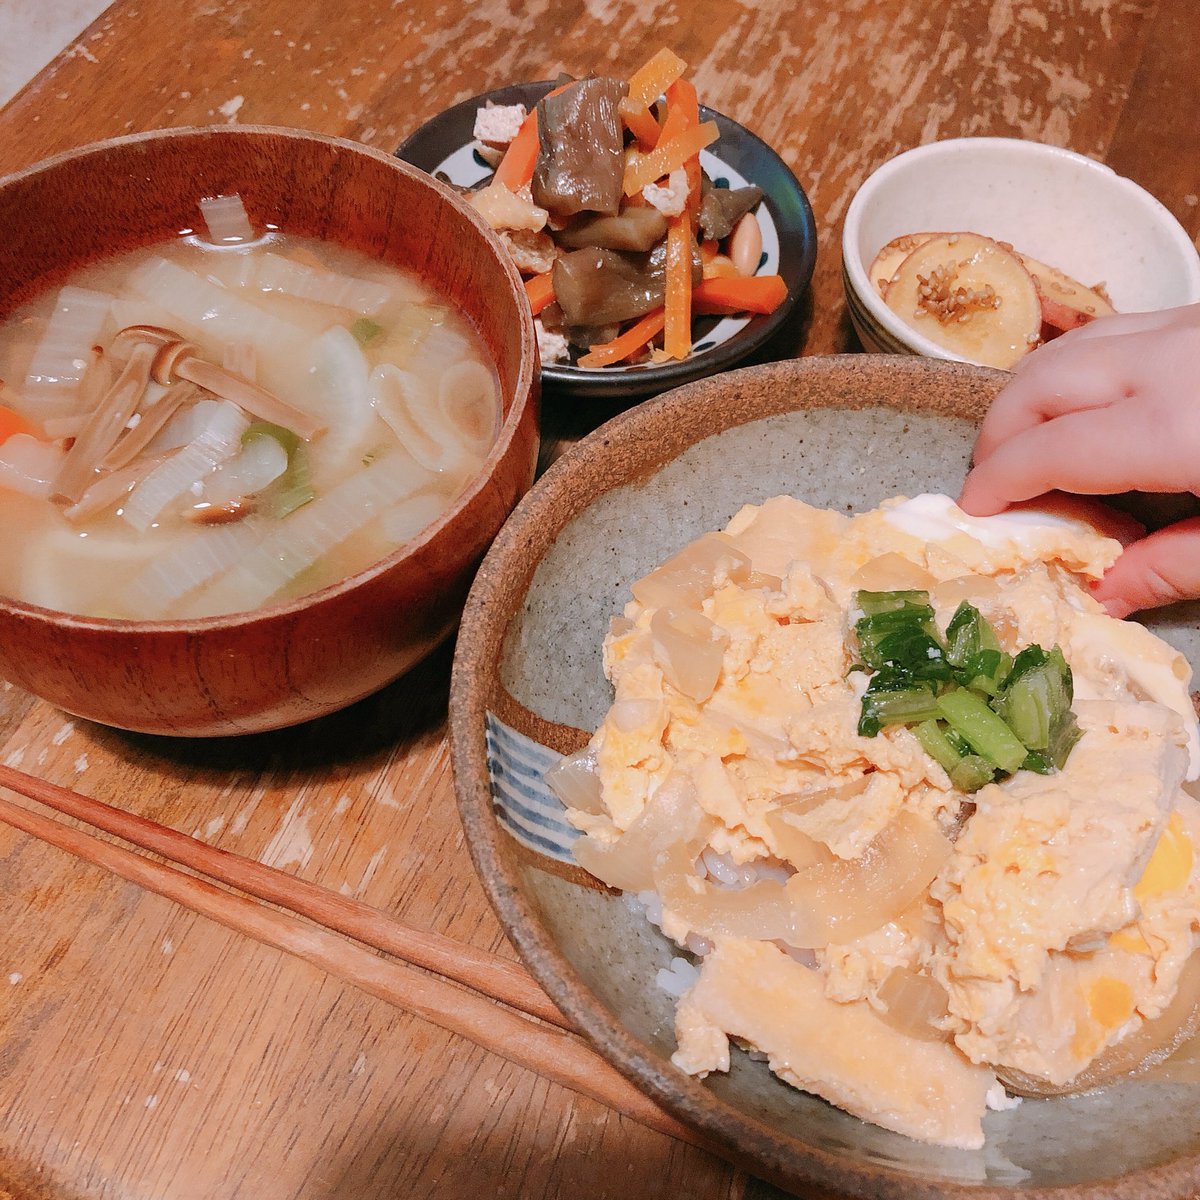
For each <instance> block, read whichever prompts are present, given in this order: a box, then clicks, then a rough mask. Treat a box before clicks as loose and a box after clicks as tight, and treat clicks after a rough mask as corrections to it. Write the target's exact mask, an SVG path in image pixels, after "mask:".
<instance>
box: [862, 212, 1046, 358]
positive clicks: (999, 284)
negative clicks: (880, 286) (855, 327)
mask: <svg viewBox="0 0 1200 1200" xmlns="http://www.w3.org/2000/svg"><path fill="white" fill-rule="evenodd" d="M884 299H885V300H886V302H887V305H888V307H889V308H890V309H892V311H893V312H895V313H896V314H897V315H898V316H899V317H901V318H902V319H903V320H904V321H906V322H907V323H908V324H909V325H911V326H912V327H913V329H915V330H916V331H917V332H919V333H921V334H922V335H923V336H924V337H927V338H928V339H929V340H930V341H932V342H935V343H937V345H939V346H942V347H944V348H945V349H946V350H949V351H950V352H951V353H952V354H956V355H958V356H959V357H961V358H965V359H968V360H970V361H971V362H977V363H982V364H983V365H984V366H988V367H1003V368H1007V367H1011V366H1012V365H1013V364H1014V363H1016V361H1017V360H1018V359H1019V358H1021V356H1022V355H1024V354H1026V353H1028V352H1029V350H1030V349H1032V348H1033V347H1034V346H1036V345H1037V344H1038V342H1039V340H1040V336H1041V328H1042V305H1041V299H1040V297H1039V295H1038V290H1037V287H1036V285H1035V284H1034V282H1033V276H1032V275H1030V273H1029V272H1028V271H1027V270H1026V269H1025V266H1024V264H1023V263H1022V262H1021V259H1020V258H1019V257H1018V256H1017V255H1016V254H1014V253H1013V252H1012V251H1011V250H1009V249H1006V248H1005V247H1004V246H1002V245H1000V244H999V243H998V242H994V241H992V239H991V238H985V237H981V236H979V235H978V234H975V233H958V234H954V233H951V234H941V235H938V236H937V237H934V238H931V239H930V240H929V241H927V242H925V243H924V244H923V245H921V246H918V247H917V248H916V249H915V250H913V251H912V253H911V254H909V255H908V257H907V258H906V259H905V260H904V261H903V262H902V263H901V264H900V267H899V268H898V270H897V271H896V272H895V274H894V275H893V276H892V279H891V282H890V283H889V285H888V290H887V295H886V297H885V298H884Z"/></svg>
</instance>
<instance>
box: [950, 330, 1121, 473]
mask: <svg viewBox="0 0 1200 1200" xmlns="http://www.w3.org/2000/svg"><path fill="white" fill-rule="evenodd" d="M1041 353H1043V351H1041V350H1037V351H1034V353H1033V355H1031V360H1032V359H1036V358H1037V356H1038V355H1039V354H1041ZM1125 389H1126V381H1125V378H1124V373H1123V372H1116V371H1115V368H1114V366H1113V365H1112V364H1111V363H1110V362H1109V360H1108V356H1107V355H1100V356H1095V357H1092V356H1085V357H1084V358H1083V359H1082V361H1077V360H1073V359H1067V360H1066V361H1065V362H1063V361H1059V360H1058V359H1043V360H1042V361H1041V362H1033V361H1031V362H1030V365H1029V366H1028V367H1027V368H1025V369H1024V370H1023V371H1021V372H1020V373H1019V374H1018V375H1017V376H1016V377H1015V378H1014V379H1013V381H1012V382H1011V383H1009V384H1006V385H1005V387H1004V389H1003V390H1002V391H1001V392H1000V394H999V395H998V396H997V397H996V399H995V400H994V401H993V402H992V406H991V408H990V409H989V410H988V413H987V415H986V416H985V417H984V419H983V424H982V425H981V426H980V427H979V436H978V437H977V438H976V439H975V448H974V450H973V451H972V452H971V457H972V459H973V461H974V462H975V463H976V465H978V464H979V463H981V462H983V461H984V460H985V459H987V458H989V457H990V456H991V455H992V454H994V453H995V452H996V449H997V448H998V447H1000V446H1002V445H1004V443H1005V442H1008V441H1010V440H1011V439H1012V438H1014V437H1017V436H1018V435H1019V434H1022V433H1024V432H1025V431H1026V430H1029V429H1034V428H1036V427H1037V426H1038V425H1041V424H1043V423H1045V422H1046V421H1052V420H1054V418H1055V417H1061V416H1064V415H1066V414H1067V413H1071V412H1079V411H1084V410H1087V409H1091V408H1101V407H1103V406H1104V405H1107V404H1111V403H1113V401H1114V400H1117V399H1119V398H1121V397H1122V396H1123V395H1124V392H1125Z"/></svg>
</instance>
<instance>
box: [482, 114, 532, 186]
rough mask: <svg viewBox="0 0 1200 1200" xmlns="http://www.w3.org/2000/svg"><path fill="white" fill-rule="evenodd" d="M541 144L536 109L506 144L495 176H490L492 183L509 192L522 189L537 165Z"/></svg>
mask: <svg viewBox="0 0 1200 1200" xmlns="http://www.w3.org/2000/svg"><path fill="white" fill-rule="evenodd" d="M539 149H541V142H540V140H539V138H538V119H537V109H536V108H535V109H533V110H531V111H530V113H529V115H528V116H527V117H526V118H525V120H524V121H523V122H522V123H521V128H520V129H519V130H518V131H517V136H516V137H515V138H513V140H512V141H511V142H509V144H508V149H507V150H505V152H504V157H503V158H502V159H501V160H500V165H499V166H498V167H497V168H496V174H495V175H493V176H492V182H493V183H502V184H504V186H505V187H506V188H508V190H509V191H510V192H515V191H517V190H518V189H519V188H523V187H524V186H525V185H526V184H527V183H528V182H529V181H530V180H531V179H532V178H533V168H534V166H535V165H536V163H537V156H538V151H539Z"/></svg>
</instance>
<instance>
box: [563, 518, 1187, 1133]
mask: <svg viewBox="0 0 1200 1200" xmlns="http://www.w3.org/2000/svg"><path fill="white" fill-rule="evenodd" d="M1119 551H1120V546H1119V545H1118V544H1117V543H1116V542H1114V541H1112V540H1110V539H1107V538H1104V537H1101V536H1099V535H1098V534H1096V533H1095V532H1094V531H1093V530H1092V529H1091V528H1090V527H1089V526H1087V525H1085V524H1083V523H1082V522H1079V521H1074V520H1069V519H1065V518H1058V517H1051V516H1048V515H1045V514H1031V513H1009V514H1004V515H1002V516H999V517H992V518H987V519H975V518H971V517H969V516H967V515H966V514H964V513H962V512H961V511H960V510H959V509H958V508H957V507H956V506H955V505H954V504H953V503H952V502H951V501H950V500H948V499H946V498H945V497H940V496H922V497H917V498H916V499H914V500H904V499H897V500H893V501H889V502H888V503H886V504H884V505H883V506H882V507H881V508H880V509H877V510H875V511H874V512H870V513H866V514H863V515H861V516H856V517H847V516H843V515H841V514H839V513H835V512H828V511H824V510H819V509H814V508H811V507H809V506H808V505H805V504H803V503H801V502H800V501H797V500H794V499H790V498H788V497H778V498H776V499H773V500H770V501H768V502H766V503H765V504H763V505H761V506H747V507H746V508H744V509H742V511H741V512H739V513H738V514H737V515H736V516H735V517H734V519H733V520H732V521H731V522H730V524H729V526H728V527H727V528H726V530H725V531H724V532H723V533H712V534H707V535H705V536H704V537H703V538H701V539H699V540H698V541H697V542H695V543H693V544H692V545H691V546H690V547H688V548H686V549H685V550H684V551H682V552H680V554H678V555H676V556H674V557H673V558H672V559H670V560H668V562H667V563H665V564H663V566H662V567H660V568H659V569H658V570H656V571H654V572H652V573H651V574H650V575H648V576H646V577H645V578H644V579H642V580H639V581H638V582H637V583H636V584H634V586H633V594H634V599H633V600H632V601H631V602H630V603H629V604H628V606H627V607H626V610H625V613H624V615H623V616H622V617H620V618H617V619H615V620H614V622H613V627H612V629H611V631H610V634H609V637H608V638H607V639H606V641H605V646H604V661H605V669H606V672H607V673H608V675H609V678H610V679H611V680H612V682H613V684H614V687H615V692H616V695H615V701H614V704H613V707H612V709H611V710H610V712H609V714H608V716H607V717H606V719H605V721H604V723H603V724H602V725H601V727H600V729H599V730H598V731H597V733H596V735H595V737H594V738H593V740H592V743H591V747H590V751H591V752H592V753H594V755H595V758H596V763H597V774H598V778H599V783H600V798H601V803H600V805H599V806H598V807H599V809H600V810H601V811H599V812H584V811H581V810H578V811H577V810H571V817H572V820H573V821H574V822H575V824H576V825H577V826H578V827H579V828H580V829H581V830H583V831H584V832H585V833H586V834H587V836H586V837H584V838H582V839H580V841H579V842H578V843H577V857H578V858H579V861H580V862H581V863H582V864H583V865H585V866H587V867H589V869H591V870H593V871H595V872H596V873H597V874H598V875H600V877H601V878H604V879H606V880H608V881H609V882H614V885H615V886H621V887H624V888H629V889H632V890H643V891H649V890H654V891H655V892H657V893H658V899H659V901H660V902H661V907H662V915H661V922H660V923H661V925H662V928H663V929H664V931H665V932H667V933H668V935H670V936H671V937H673V938H675V940H677V941H678V942H679V943H680V944H681V945H683V944H686V945H687V946H688V947H689V948H690V949H691V950H693V951H694V952H695V953H696V954H697V955H698V957H699V976H698V979H697V981H696V982H695V984H694V985H693V986H692V987H691V989H690V990H689V991H687V992H686V994H685V995H684V996H683V997H682V999H681V1000H680V1003H679V1007H678V1011H677V1020H676V1032H677V1037H678V1043H679V1048H678V1051H677V1052H676V1055H675V1061H676V1063H677V1064H678V1065H679V1066H681V1067H682V1068H683V1069H684V1070H687V1071H689V1072H691V1073H694V1074H697V1075H704V1074H706V1073H707V1072H709V1071H714V1070H726V1069H728V1065H729V1038H730V1037H734V1038H737V1039H739V1040H741V1041H743V1042H745V1043H749V1044H750V1045H752V1046H753V1047H755V1048H757V1049H758V1050H759V1051H761V1052H763V1053H765V1054H766V1056H767V1057H768V1059H769V1061H770V1065H771V1068H772V1069H773V1070H774V1071H776V1072H777V1073H778V1074H779V1075H780V1077H781V1078H783V1079H785V1080H786V1081H787V1082H789V1083H791V1084H793V1085H795V1086H796V1087H799V1088H803V1089H804V1090H806V1091H810V1092H814V1093H816V1094H818V1095H821V1096H823V1097H825V1098H826V1099H828V1100H829V1101H831V1102H832V1103H834V1104H837V1105H840V1106H841V1107H843V1108H845V1109H846V1110H847V1111H849V1112H851V1113H854V1114H856V1115H857V1116H859V1117H861V1118H863V1119H865V1120H869V1121H873V1122H876V1123H877V1124H879V1125H882V1126H884V1127H886V1128H888V1129H893V1130H896V1131H898V1132H900V1133H904V1134H907V1135H908V1136H910V1137H914V1138H919V1139H922V1140H925V1141H929V1142H934V1143H939V1144H943V1145H948V1146H958V1147H965V1148H972V1147H978V1146H980V1145H982V1143H983V1131H982V1125H981V1121H982V1117H983V1115H984V1113H985V1111H986V1109H987V1108H988V1107H1003V1106H1005V1105H1006V1103H1011V1102H1008V1101H1007V1100H1006V1097H1005V1094H1004V1091H1003V1089H1002V1087H1000V1085H999V1084H998V1082H997V1072H999V1073H1000V1075H1001V1076H1003V1075H1004V1074H1005V1072H1011V1073H1020V1074H1022V1075H1024V1076H1027V1077H1032V1078H1034V1079H1036V1080H1040V1081H1045V1082H1046V1083H1049V1084H1053V1085H1061V1084H1066V1083H1069V1082H1070V1081H1071V1080H1073V1079H1074V1078H1075V1077H1076V1076H1078V1075H1079V1073H1080V1072H1082V1071H1084V1070H1085V1069H1087V1068H1088V1067H1089V1066H1090V1065H1091V1064H1093V1063H1095V1062H1096V1060H1097V1059H1098V1057H1100V1056H1101V1055H1103V1054H1104V1052H1105V1050H1106V1049H1107V1048H1109V1047H1111V1046H1113V1045H1114V1044H1116V1043H1119V1042H1120V1041H1121V1040H1122V1039H1123V1038H1125V1037H1126V1036H1127V1035H1129V1034H1130V1033H1133V1032H1135V1031H1136V1030H1138V1029H1139V1028H1141V1026H1142V1025H1143V1024H1144V1023H1145V1022H1146V1021H1148V1020H1151V1019H1153V1018H1154V1017H1156V1016H1158V1015H1160V1014H1161V1013H1162V1012H1163V1011H1164V1010H1165V1009H1166V1008H1167V1006H1168V1005H1169V1004H1170V1002H1171V1000H1172V999H1173V997H1174V995H1175V992H1176V989H1177V986H1178V983H1179V979H1180V973H1181V971H1182V970H1183V967H1184V965H1185V964H1186V963H1187V962H1188V959H1189V958H1190V956H1191V955H1192V953H1193V951H1194V949H1195V948H1196V945H1197V941H1198V929H1200V870H1198V869H1197V866H1196V855H1195V846H1196V845H1197V839H1198V838H1200V804H1197V802H1196V801H1194V800H1192V799H1191V798H1190V797H1189V796H1188V795H1187V794H1186V793H1185V792H1184V791H1183V790H1182V788H1181V785H1182V784H1183V782H1184V781H1185V779H1195V778H1196V777H1197V776H1198V775H1200V735H1198V731H1197V724H1196V718H1195V713H1194V711H1193V708H1192V703H1191V698H1190V693H1189V686H1190V678H1191V672H1190V668H1189V667H1188V664H1187V663H1186V661H1185V660H1184V659H1183V658H1182V656H1181V655H1179V654H1177V653H1175V651H1173V650H1172V649H1171V648H1170V647H1168V646H1166V645H1165V644H1164V643H1162V642H1161V641H1159V640H1158V639H1157V638H1155V637H1154V636H1153V635H1151V634H1150V633H1148V632H1147V631H1146V630H1145V629H1143V628H1141V627H1140V626H1137V625H1134V624H1129V623H1125V622H1121V621H1116V620H1113V619H1112V618H1110V617H1108V616H1107V615H1106V614H1105V613H1104V611H1103V609H1102V608H1101V606H1100V605H1099V604H1097V603H1096V602H1095V601H1094V600H1092V598H1091V597H1090V595H1089V593H1088V590H1087V587H1086V584H1087V582H1088V581H1089V580H1090V579H1096V578H1099V577H1100V576H1101V575H1103V573H1104V571H1105V570H1106V569H1107V568H1108V567H1109V566H1110V565H1111V564H1112V562H1113V561H1114V560H1115V558H1116V556H1117V554H1118V553H1119ZM859 588H867V589H870V590H888V589H897V588H920V589H923V590H926V591H928V592H929V593H930V596H931V601H932V603H933V605H934V607H935V610H936V612H937V616H938V620H939V624H940V625H941V627H943V628H944V627H945V624H946V622H947V621H948V620H949V617H950V615H951V614H952V613H953V612H954V610H955V608H956V607H957V605H958V604H959V602H960V601H961V600H963V599H969V600H971V602H972V603H973V604H975V605H976V607H977V608H979V610H980V611H981V612H982V613H983V615H984V616H985V617H987V618H988V620H989V621H990V622H991V624H992V625H993V627H994V628H995V630H996V632H997V634H998V636H999V637H1000V639H1001V641H1002V642H1004V643H1005V644H1006V648H1008V649H1009V650H1015V649H1017V648H1019V647H1022V646H1025V645H1028V644H1030V643H1034V642H1036V643H1038V644H1040V645H1042V646H1044V647H1046V648H1049V647H1050V646H1051V645H1054V644H1057V645H1059V646H1061V647H1062V649H1063V652H1064V654H1065V656H1066V658H1067V661H1068V662H1069V664H1070V666H1071V668H1072V671H1073V674H1074V679H1075V688H1076V700H1075V704H1074V710H1075V713H1076V716H1077V718H1078V721H1079V724H1080V727H1081V729H1082V731H1083V735H1082V738H1081V740H1080V741H1079V743H1078V744H1077V746H1076V747H1075V749H1074V750H1073V752H1072V754H1071V756H1070V758H1069V759H1068V761H1067V764H1066V766H1065V768H1064V769H1063V770H1062V771H1060V772H1058V773H1056V774H1052V775H1045V776H1043V775H1035V774H1032V773H1030V772H1025V771H1020V772H1018V773H1017V774H1016V775H1014V776H1012V777H1010V778H1008V779H1006V780H1004V781H1002V782H999V783H994V784H989V785H988V786H986V787H984V788H983V789H981V790H980V791H979V792H977V793H975V794H974V796H972V797H970V798H969V800H968V797H966V796H964V795H963V794H962V793H961V792H959V791H957V790H956V789H955V788H954V787H953V786H952V785H951V782H950V780H949V778H948V776H947V775H946V772H945V771H944V770H943V769H942V767H941V766H939V765H938V764H937V763H936V762H935V761H934V760H933V759H931V758H930V757H929V756H928V755H927V754H926V753H925V752H924V750H923V749H922V747H921V745H920V743H919V742H918V741H917V739H916V738H915V737H914V736H913V734H911V733H910V732H909V731H908V730H906V729H904V728H902V727H899V726H896V727H890V728H885V729H884V730H883V731H882V732H881V733H880V734H879V735H878V736H876V737H870V738H869V737H861V736H859V734H858V732H857V723H858V717H859V712H860V701H861V696H862V691H863V689H864V687H865V685H866V680H865V678H864V676H863V675H862V674H861V673H855V672H851V671H850V670H849V668H850V666H851V664H852V661H853V638H852V632H851V631H852V628H853V624H854V620H855V618H856V616H858V615H859V614H857V613H855V612H854V611H853V605H854V600H853V597H854V592H855V591H856V590H857V589H859ZM616 881H619V882H616ZM898 997H906V998H904V999H898Z"/></svg>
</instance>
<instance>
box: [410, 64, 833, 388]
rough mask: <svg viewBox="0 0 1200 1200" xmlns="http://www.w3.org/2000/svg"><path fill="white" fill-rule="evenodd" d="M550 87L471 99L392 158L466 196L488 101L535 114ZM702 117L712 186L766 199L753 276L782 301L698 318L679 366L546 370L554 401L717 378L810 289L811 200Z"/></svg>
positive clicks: (734, 133)
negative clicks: (779, 289)
mask: <svg viewBox="0 0 1200 1200" xmlns="http://www.w3.org/2000/svg"><path fill="white" fill-rule="evenodd" d="M552 86H553V84H552V83H551V82H549V81H544V82H541V83H517V84H513V85H511V86H510V87H503V88H497V89H496V90H495V91H491V92H484V93H483V94H482V95H480V96H473V97H472V98H471V99H470V100H464V101H463V102H462V103H461V104H456V105H454V107H453V108H448V109H446V110H445V112H441V113H438V115H437V116H436V117H434V118H432V120H429V121H426V122H425V124H424V125H422V126H421V127H420V128H419V129H418V130H417V131H416V132H415V133H413V134H411V135H410V136H409V137H407V138H406V139H405V140H404V142H402V143H401V145H400V148H399V149H398V150H397V151H396V154H397V156H398V157H399V158H402V159H404V160H405V161H406V162H410V163H412V164H413V166H416V167H420V168H421V169H422V170H423V171H428V172H429V173H430V174H431V175H437V176H438V177H439V178H441V179H444V180H448V181H449V182H451V183H454V184H458V185H459V186H462V187H471V186H473V185H475V184H477V183H479V182H480V181H482V180H484V179H486V178H487V176H489V175H490V174H491V172H492V168H491V167H490V166H489V165H488V164H487V163H486V162H484V160H483V159H482V158H480V157H479V155H478V154H477V153H476V151H475V141H474V138H473V137H472V131H473V129H474V125H475V112H476V110H477V109H479V108H482V107H483V105H484V104H486V103H487V101H489V100H490V101H491V102H492V103H493V104H524V105H525V107H526V108H532V107H533V106H534V105H535V104H536V103H537V102H538V100H539V99H541V97H542V96H543V95H545V93H546V92H547V91H548V90H549V89H550V88H551V87H552ZM700 117H701V120H704V121H716V123H717V129H718V130H719V132H720V135H721V136H720V138H719V140H718V141H716V142H715V143H713V147H712V152H710V151H707V150H703V151H701V152H700V163H701V165H702V166H703V167H704V169H705V170H706V171H707V172H708V175H709V178H711V179H712V180H713V182H714V183H716V184H718V185H720V184H721V183H722V182H724V183H725V184H726V185H727V186H730V187H742V186H744V185H745V184H747V183H754V184H757V185H758V186H759V187H760V188H762V190H763V202H762V204H761V205H760V206H759V208H758V210H757V211H758V218H759V224H760V225H761V226H762V231H763V260H762V263H761V265H760V267H759V271H760V272H761V273H764V274H779V275H782V276H783V278H784V280H785V282H786V283H787V286H788V295H787V299H786V300H785V301H784V302H783V304H781V305H780V306H779V308H777V309H776V310H775V311H774V312H773V313H771V314H770V315H769V316H750V317H723V318H714V317H704V318H699V319H698V320H697V321H696V322H695V323H694V325H693V328H694V330H695V334H694V338H695V343H696V349H695V350H693V352H692V354H691V355H690V356H689V357H688V358H686V359H684V360H683V361H682V362H671V363H641V364H637V365H634V366H615V367H603V368H601V369H599V370H596V369H591V370H589V369H587V368H584V367H574V366H570V365H569V364H567V363H546V364H543V366H542V382H543V383H544V384H548V385H550V387H551V388H553V390H554V392H555V393H557V394H560V395H571V396H580V397H584V396H586V397H597V398H601V397H602V398H606V399H621V398H628V399H633V398H636V397H640V396H647V395H651V394H653V393H655V392H661V391H665V390H666V389H667V388H672V387H675V386H677V385H678V384H681V383H688V382H690V381H691V380H693V379H700V378H702V377H704V376H706V375H712V374H715V373H716V372H717V371H723V370H725V369H726V368H728V367H731V366H732V365H733V364H734V363H736V362H739V361H740V360H741V359H743V358H745V357H746V356H747V355H748V354H750V353H751V352H752V351H754V350H757V349H758V348H759V347H760V346H761V345H762V344H763V343H764V342H765V341H766V340H767V339H768V338H769V337H770V336H771V335H772V334H773V333H775V332H776V330H778V329H779V327H780V326H781V325H782V324H783V323H784V321H785V320H786V319H787V317H788V314H789V313H790V312H791V310H792V308H793V307H794V306H795V303H796V301H797V300H798V299H799V298H800V296H802V295H803V294H804V291H805V289H806V288H807V287H808V283H809V280H810V279H811V278H812V273H813V265H814V264H815V262H816V257H817V234H816V227H815V225H814V223H813V214H812V208H811V206H810V205H809V203H808V197H807V196H805V194H804V192H803V190H802V189H801V187H800V185H799V184H798V183H797V182H796V177H795V176H794V175H793V174H792V172H791V171H790V170H789V169H788V167H787V165H786V164H785V163H784V161H783V160H782V159H781V158H780V157H779V155H778V154H776V153H775V151H774V150H772V149H771V147H770V146H768V145H767V144H766V142H764V141H762V139H761V138H758V137H755V135H754V134H752V133H751V132H750V131H749V130H748V129H744V128H743V127H742V126H741V125H739V124H738V123H737V122H736V121H731V120H730V119H729V118H728V117H726V116H723V115H722V114H721V113H719V112H713V110H712V109H710V108H705V107H704V106H703V105H702V106H701V108H700Z"/></svg>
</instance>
